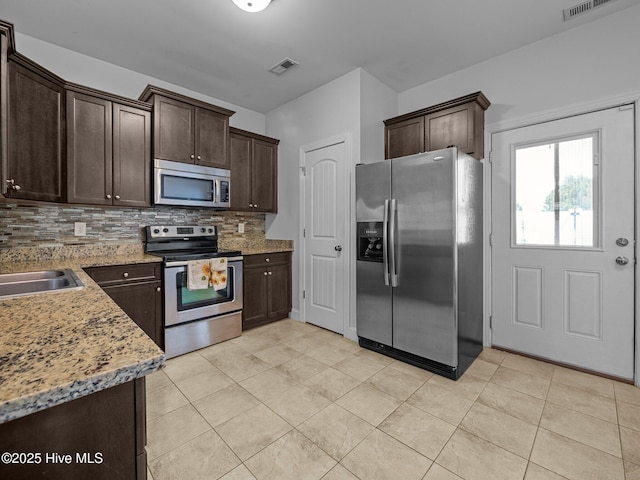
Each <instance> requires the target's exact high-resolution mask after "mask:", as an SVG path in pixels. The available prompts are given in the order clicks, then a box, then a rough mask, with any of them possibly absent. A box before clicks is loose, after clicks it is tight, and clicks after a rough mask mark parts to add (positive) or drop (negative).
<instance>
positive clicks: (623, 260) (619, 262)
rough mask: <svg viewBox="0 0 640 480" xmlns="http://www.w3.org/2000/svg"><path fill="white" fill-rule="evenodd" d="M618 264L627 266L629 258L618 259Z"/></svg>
mask: <svg viewBox="0 0 640 480" xmlns="http://www.w3.org/2000/svg"><path fill="white" fill-rule="evenodd" d="M616 263H617V264H618V265H626V264H627V263H629V259H628V258H627V257H616Z"/></svg>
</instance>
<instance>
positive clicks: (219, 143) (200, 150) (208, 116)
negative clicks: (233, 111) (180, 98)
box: [195, 107, 229, 170]
mask: <svg viewBox="0 0 640 480" xmlns="http://www.w3.org/2000/svg"><path fill="white" fill-rule="evenodd" d="M195 163H197V164H198V165H205V166H207V167H216V168H224V169H226V170H229V117H228V116H226V115H222V114H220V113H216V112H213V111H211V110H207V109H204V108H199V107H196V161H195Z"/></svg>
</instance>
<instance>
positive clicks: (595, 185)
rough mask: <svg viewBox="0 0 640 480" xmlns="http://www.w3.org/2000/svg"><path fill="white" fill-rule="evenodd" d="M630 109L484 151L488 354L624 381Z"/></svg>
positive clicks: (525, 131)
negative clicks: (488, 174)
mask: <svg viewBox="0 0 640 480" xmlns="http://www.w3.org/2000/svg"><path fill="white" fill-rule="evenodd" d="M633 128H634V109H633V108H632V107H631V106H623V107H619V108H618V107H616V108H610V109H607V110H603V111H599V112H594V113H589V114H584V115H579V116H575V117H571V118H565V119H561V120H556V121H552V122H546V123H541V124H537V125H534V126H529V127H523V128H519V129H514V130H509V131H505V132H501V133H497V134H494V135H493V139H492V150H493V152H492V244H493V247H492V255H491V257H492V265H491V266H492V274H491V275H492V280H491V282H492V343H493V345H494V346H498V347H504V348H507V349H511V350H516V351H519V352H523V353H527V354H531V355H535V356H539V357H543V358H547V359H550V360H554V361H558V362H561V363H566V364H570V365H574V366H577V367H581V368H584V369H588V370H592V371H596V372H601V373H605V374H609V375H613V376H616V377H620V378H626V379H632V378H633V370H634V358H633V354H634V258H635V252H634V244H635V239H634V213H635V212H634V176H635V172H634V133H633Z"/></svg>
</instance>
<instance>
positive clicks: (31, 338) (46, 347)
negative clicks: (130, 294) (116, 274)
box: [0, 253, 165, 423]
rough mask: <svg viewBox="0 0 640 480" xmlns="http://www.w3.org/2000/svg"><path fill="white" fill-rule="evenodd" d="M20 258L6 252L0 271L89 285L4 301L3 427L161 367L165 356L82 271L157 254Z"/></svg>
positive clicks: (0, 327)
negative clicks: (62, 274) (56, 275)
mask: <svg viewBox="0 0 640 480" xmlns="http://www.w3.org/2000/svg"><path fill="white" fill-rule="evenodd" d="M16 260H18V261H16ZM20 260H25V259H24V258H21V257H20V256H18V257H10V256H9V257H8V256H7V255H3V256H2V257H1V258H0V273H12V272H20V271H35V270H47V269H60V268H71V269H73V271H74V272H75V274H76V275H77V276H78V277H79V278H80V280H81V281H82V283H83V284H84V285H85V288H82V289H80V290H73V291H58V292H55V293H43V294H37V295H26V296H22V297H14V298H6V299H1V300H0V423H4V422H7V421H9V420H13V419H15V418H20V417H22V416H25V415H28V414H30V413H34V412H37V411H39V410H43V409H45V408H49V407H52V406H55V405H58V404H61V403H64V402H68V401H70V400H73V399H75V398H79V397H82V396H85V395H89V394H91V393H94V392H97V391H100V390H103V389H105V388H109V387H113V386H115V385H118V384H121V383H124V382H128V381H130V380H133V379H135V378H140V377H143V376H145V375H148V374H149V373H151V372H153V371H155V370H157V369H158V368H160V366H161V365H162V364H163V363H164V360H165V358H164V352H163V351H162V350H161V349H160V348H159V347H158V346H157V345H156V344H155V343H154V342H153V341H152V340H151V339H150V338H149V337H148V336H147V335H146V334H145V333H144V332H143V331H142V330H141V329H140V328H139V327H138V326H137V325H136V324H135V323H134V322H133V321H132V320H131V319H130V318H129V317H128V316H127V315H126V314H125V313H124V312H123V311H122V310H121V309H120V307H118V306H117V305H116V304H115V303H114V302H113V301H112V300H111V298H110V297H109V296H108V295H107V294H106V293H104V292H103V291H102V289H101V288H100V287H99V286H98V285H97V284H96V283H95V282H94V281H93V280H91V278H90V277H89V276H88V275H87V274H86V273H85V272H84V271H83V270H82V268H84V267H90V266H99V265H117V264H127V263H139V262H158V261H160V259H159V258H158V257H152V256H149V255H144V254H143V253H139V254H137V255H131V254H124V255H105V256H94V257H87V258H68V259H62V258H58V259H53V258H50V259H36V260H33V261H20Z"/></svg>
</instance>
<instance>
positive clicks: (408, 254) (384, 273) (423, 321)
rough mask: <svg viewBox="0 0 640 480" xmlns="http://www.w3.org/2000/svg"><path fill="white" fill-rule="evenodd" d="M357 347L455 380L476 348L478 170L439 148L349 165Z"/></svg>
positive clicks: (452, 151)
mask: <svg viewBox="0 0 640 480" xmlns="http://www.w3.org/2000/svg"><path fill="white" fill-rule="evenodd" d="M356 220H357V222H358V224H357V235H358V238H357V242H356V244H357V248H358V252H357V260H356V282H357V290H356V291H357V332H358V337H359V342H360V345H361V346H363V347H365V348H369V349H371V350H375V351H378V352H380V353H383V354H386V355H389V356H391V357H394V358H397V359H399V360H403V361H405V362H408V363H411V364H413V365H416V366H419V367H422V368H426V369H428V370H431V371H433V372H435V373H438V374H441V375H444V376H446V377H448V378H453V379H457V378H459V377H460V375H462V373H463V372H464V371H465V370H466V369H467V368H468V367H469V365H470V364H471V363H472V362H473V360H474V359H475V358H476V357H477V355H478V354H479V353H480V351H482V280H483V279H482V164H481V162H480V161H478V160H475V159H474V158H472V157H470V156H468V155H465V154H463V153H460V152H458V150H457V149H456V148H448V149H444V150H438V151H434V152H428V153H424V154H418V155H412V156H409V157H402V158H396V159H392V160H386V161H384V162H379V163H374V164H368V165H358V166H357V167H356Z"/></svg>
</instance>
